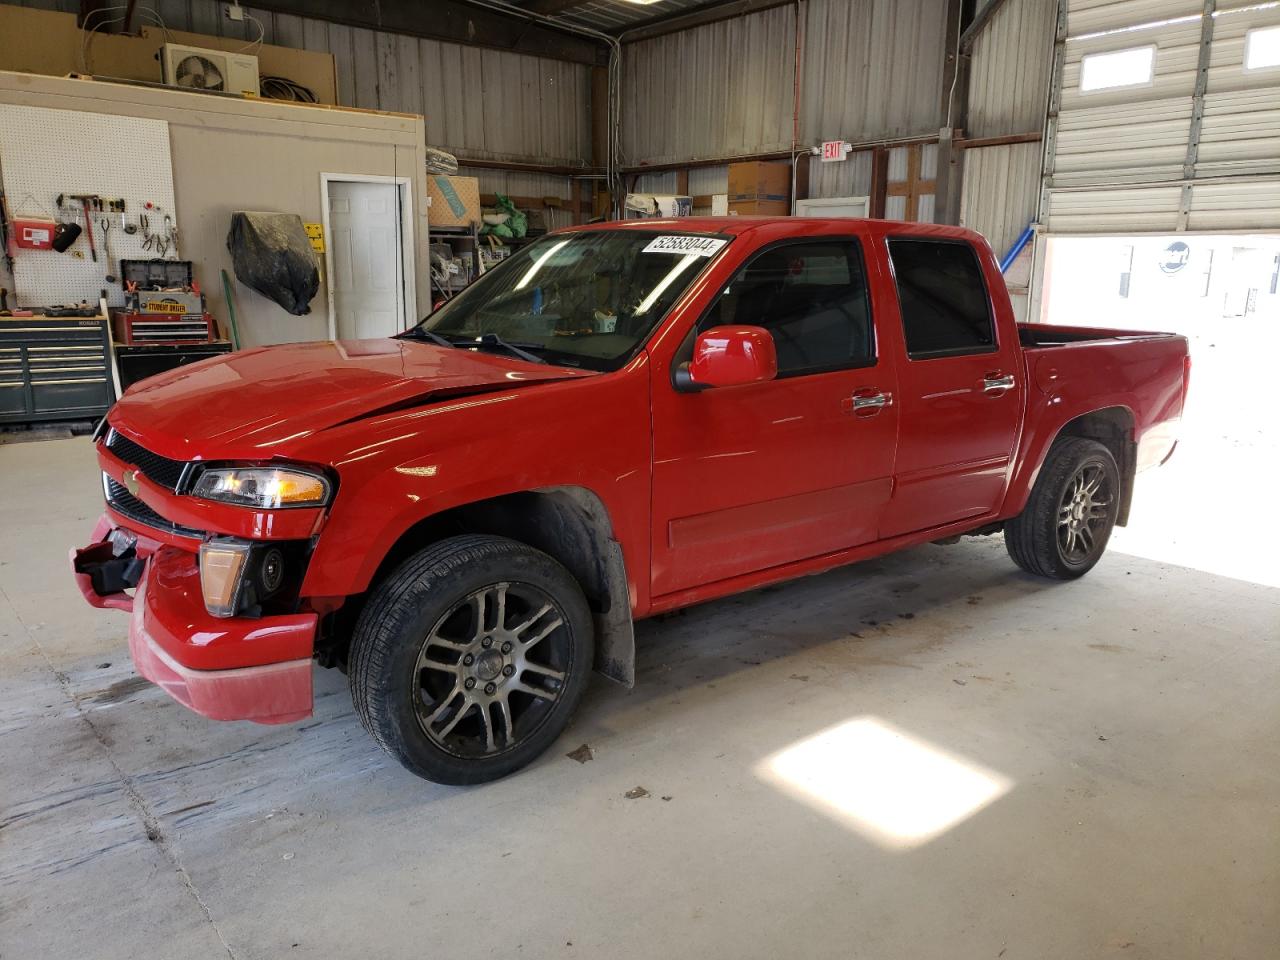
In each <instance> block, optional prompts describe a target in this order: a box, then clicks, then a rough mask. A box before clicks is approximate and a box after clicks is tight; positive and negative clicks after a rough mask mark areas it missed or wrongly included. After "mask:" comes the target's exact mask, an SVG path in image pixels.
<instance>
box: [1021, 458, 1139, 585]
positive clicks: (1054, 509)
mask: <svg viewBox="0 0 1280 960" xmlns="http://www.w3.org/2000/svg"><path fill="white" fill-rule="evenodd" d="M1119 506H1120V469H1119V468H1118V467H1117V466H1116V460H1115V457H1113V456H1112V455H1111V451H1110V450H1108V449H1107V448H1106V447H1105V446H1103V445H1102V444H1101V443H1098V441H1096V440H1090V439H1088V438H1086V437H1066V438H1064V439H1062V440H1059V441H1057V442H1056V443H1054V445H1053V446H1052V447H1051V448H1050V450H1049V454H1048V456H1047V457H1046V458H1045V463H1044V466H1043V467H1042V468H1041V470H1040V476H1039V477H1038V478H1037V479H1036V483H1035V486H1034V487H1032V489H1031V496H1030V498H1029V499H1028V500H1027V505H1026V507H1025V508H1024V509H1023V511H1022V513H1020V514H1019V515H1018V516H1016V517H1014V518H1013V519H1012V520H1010V521H1009V522H1008V523H1006V524H1005V527H1004V542H1005V547H1006V548H1007V549H1008V551H1009V556H1010V557H1012V558H1013V562H1014V563H1016V564H1017V565H1018V566H1020V567H1021V568H1022V569H1023V570H1026V571H1027V572H1028V573H1034V574H1036V575H1037V576H1041V577H1052V578H1053V579H1055V580H1074V579H1075V578H1076V577H1080V576H1083V575H1084V574H1086V573H1088V572H1089V571H1090V570H1091V569H1092V568H1093V565H1094V564H1096V563H1097V562H1098V560H1099V559H1101V557H1102V553H1103V551H1104V550H1106V549H1107V541H1108V540H1109V539H1110V538H1111V531H1112V529H1114V527H1115V524H1116V517H1117V515H1118V513H1119Z"/></svg>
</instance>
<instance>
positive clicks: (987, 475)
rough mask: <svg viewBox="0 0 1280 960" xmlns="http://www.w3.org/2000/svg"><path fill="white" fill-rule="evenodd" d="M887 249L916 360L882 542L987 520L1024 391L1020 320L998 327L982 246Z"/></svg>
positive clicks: (891, 242)
mask: <svg viewBox="0 0 1280 960" xmlns="http://www.w3.org/2000/svg"><path fill="white" fill-rule="evenodd" d="M887 242H888V251H889V261H890V265H891V267H892V269H893V276H894V285H895V287H896V289H897V294H898V309H899V313H900V317H901V323H902V331H903V336H904V339H905V341H906V360H905V361H904V362H903V363H902V365H901V369H900V371H899V381H898V394H899V397H900V398H901V409H902V413H901V422H900V428H899V436H898V457H897V464H896V467H895V470H894V492H893V498H892V500H891V501H890V503H889V505H888V506H887V508H886V510H885V514H884V519H883V522H882V524H881V527H880V535H881V537H892V536H895V535H897V534H902V533H909V532H911V531H915V530H924V529H927V528H930V527H936V526H941V525H943V524H947V523H952V522H955V521H959V520H964V519H966V518H969V517H980V516H982V515H983V514H987V513H990V512H991V511H993V510H995V509H996V508H997V507H998V505H999V504H1000V503H1001V501H1002V500H1003V497H1004V490H1005V486H1006V484H1007V481H1008V473H1009V469H1010V463H1011V458H1012V456H1013V451H1014V446H1015V444H1016V443H1017V439H1018V429H1019V425H1020V423H1021V411H1022V405H1023V390H1024V385H1023V384H1022V382H1021V380H1022V376H1021V374H1022V367H1021V354H1020V348H1019V346H1018V344H1017V342H1016V340H1017V337H1016V327H1015V325H1014V324H1013V322H1012V317H1007V318H1005V320H1006V322H1002V323H997V318H996V309H995V304H994V302H993V299H992V297H991V296H990V295H989V291H988V285H987V284H988V281H987V278H986V277H985V275H984V271H983V264H982V261H981V260H980V259H979V257H978V253H977V250H976V249H975V248H974V247H973V245H972V244H970V243H969V242H967V241H965V240H961V239H951V238H920V237H911V238H893V237H890V238H889V239H888V241H887ZM994 282H999V278H998V276H997V277H996V279H995V281H994ZM1006 331H1007V332H1006ZM1002 333H1004V336H1003V337H1002V336H1001V334H1002Z"/></svg>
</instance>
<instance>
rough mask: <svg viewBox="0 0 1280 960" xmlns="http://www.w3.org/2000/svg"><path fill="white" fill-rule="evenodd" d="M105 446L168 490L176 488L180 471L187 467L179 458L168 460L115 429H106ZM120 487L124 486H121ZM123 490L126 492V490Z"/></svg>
mask: <svg viewBox="0 0 1280 960" xmlns="http://www.w3.org/2000/svg"><path fill="white" fill-rule="evenodd" d="M106 447H107V449H108V450H110V451H111V452H112V453H114V454H115V455H116V456H117V457H118V458H119V459H121V460H123V461H124V462H125V463H127V464H129V465H130V466H133V467H137V468H138V469H139V470H140V471H142V475H143V476H144V477H146V478H147V479H148V480H151V481H153V482H155V483H158V484H160V486H162V487H166V488H168V489H169V490H176V489H177V488H178V481H179V480H180V479H182V471H183V470H185V469H186V467H187V465H186V464H185V463H183V462H182V461H181V460H170V459H169V458H168V457H162V456H160V455H159V454H158V453H152V452H151V451H150V450H148V449H146V448H145V447H143V446H141V445H140V444H137V443H134V442H133V441H132V440H130V439H129V438H128V437H126V436H124V435H123V434H122V433H120V431H118V430H115V429H112V430H108V431H107V442H106ZM121 489H122V490H123V489H124V488H123V487H121ZM125 492H126V493H128V491H125Z"/></svg>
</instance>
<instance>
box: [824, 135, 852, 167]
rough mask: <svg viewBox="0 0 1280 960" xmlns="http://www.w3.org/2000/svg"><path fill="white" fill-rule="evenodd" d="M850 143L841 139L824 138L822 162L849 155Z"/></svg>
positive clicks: (841, 158) (840, 158)
mask: <svg viewBox="0 0 1280 960" xmlns="http://www.w3.org/2000/svg"><path fill="white" fill-rule="evenodd" d="M849 147H850V144H848V143H846V142H845V141H843V140H825V141H823V144H822V160H823V162H824V163H827V162H830V161H832V160H843V159H844V158H845V157H847V156H848V155H849Z"/></svg>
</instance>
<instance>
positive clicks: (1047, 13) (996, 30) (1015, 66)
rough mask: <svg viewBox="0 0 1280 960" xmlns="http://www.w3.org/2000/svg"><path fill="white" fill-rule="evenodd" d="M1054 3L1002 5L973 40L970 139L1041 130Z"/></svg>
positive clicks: (1009, 1)
mask: <svg viewBox="0 0 1280 960" xmlns="http://www.w3.org/2000/svg"><path fill="white" fill-rule="evenodd" d="M1057 9H1058V2H1057V0H1006V2H1005V4H1004V5H1003V6H1002V7H1000V9H999V10H998V11H997V12H996V14H995V16H993V17H992V18H991V20H990V22H988V23H987V26H986V28H985V29H984V30H983V32H982V33H981V34H980V35H979V37H978V40H977V42H976V43H975V44H974V45H973V50H972V52H971V56H972V60H971V66H970V72H969V121H968V123H967V124H966V134H967V135H968V136H970V137H999V136H1004V135H1005V134H1011V133H1031V132H1033V131H1039V130H1040V129H1041V128H1042V127H1043V126H1044V108H1045V103H1046V101H1047V98H1048V94H1049V74H1050V71H1051V70H1052V68H1053V31H1054V21H1055V19H1056V16H1057Z"/></svg>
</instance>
